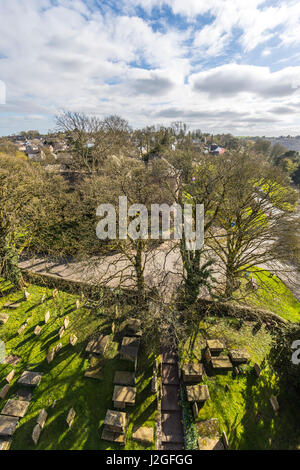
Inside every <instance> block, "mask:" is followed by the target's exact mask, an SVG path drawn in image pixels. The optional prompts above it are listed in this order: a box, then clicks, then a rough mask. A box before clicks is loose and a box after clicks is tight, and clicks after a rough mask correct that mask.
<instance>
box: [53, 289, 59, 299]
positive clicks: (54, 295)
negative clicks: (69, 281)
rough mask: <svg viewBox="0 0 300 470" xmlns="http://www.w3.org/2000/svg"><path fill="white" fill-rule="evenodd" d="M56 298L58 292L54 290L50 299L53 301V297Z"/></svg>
mask: <svg viewBox="0 0 300 470" xmlns="http://www.w3.org/2000/svg"><path fill="white" fill-rule="evenodd" d="M57 296H58V290H57V289H54V291H53V292H52V297H53V298H54V299H55V297H57Z"/></svg>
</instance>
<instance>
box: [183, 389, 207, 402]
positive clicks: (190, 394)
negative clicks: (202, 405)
mask: <svg viewBox="0 0 300 470" xmlns="http://www.w3.org/2000/svg"><path fill="white" fill-rule="evenodd" d="M186 394H187V400H188V401H189V402H197V403H198V402H204V401H206V400H209V399H210V395H209V390H208V386H207V385H188V386H187V387H186Z"/></svg>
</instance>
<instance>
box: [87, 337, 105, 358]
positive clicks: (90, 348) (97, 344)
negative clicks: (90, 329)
mask: <svg viewBox="0 0 300 470" xmlns="http://www.w3.org/2000/svg"><path fill="white" fill-rule="evenodd" d="M108 340H109V335H106V336H103V335H100V336H99V338H98V339H92V340H90V341H89V342H88V344H87V346H86V348H85V352H87V353H89V354H98V355H101V354H104V352H105V350H106V347H107V344H108Z"/></svg>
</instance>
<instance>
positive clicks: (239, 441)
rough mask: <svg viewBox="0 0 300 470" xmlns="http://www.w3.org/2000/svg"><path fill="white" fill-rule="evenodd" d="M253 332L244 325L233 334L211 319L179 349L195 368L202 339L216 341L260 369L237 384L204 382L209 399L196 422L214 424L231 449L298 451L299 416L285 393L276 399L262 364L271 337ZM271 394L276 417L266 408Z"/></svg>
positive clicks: (226, 323)
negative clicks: (236, 350)
mask: <svg viewBox="0 0 300 470" xmlns="http://www.w3.org/2000/svg"><path fill="white" fill-rule="evenodd" d="M252 327H253V324H252V325H251V324H250V323H248V324H247V323H246V324H244V326H243V327H242V328H241V329H240V330H238V329H237V327H236V326H234V322H231V321H230V320H228V319H211V322H207V323H201V324H200V330H199V333H198V335H197V337H196V340H195V341H194V343H193V344H192V343H191V340H189V341H188V342H187V343H186V344H185V345H184V347H183V348H182V352H181V358H182V361H183V362H199V361H200V360H201V349H202V348H203V347H204V345H205V338H208V337H211V338H221V339H222V340H223V341H225V344H226V347H227V348H230V347H238V346H241V347H244V348H246V349H247V350H248V351H249V352H250V354H251V365H253V364H254V363H255V362H257V363H258V364H260V365H262V369H263V371H262V374H261V376H260V378H259V379H257V378H256V377H255V375H254V374H253V372H251V370H250V371H249V373H247V374H245V375H239V376H238V377H237V378H234V377H233V374H232V373H231V372H228V373H226V374H224V375H223V374H218V375H215V376H210V377H209V376H206V377H205V379H204V382H205V383H206V384H207V385H208V387H209V391H210V397H211V399H210V400H209V401H207V402H206V403H205V405H204V406H203V407H202V408H201V409H200V410H199V415H198V420H204V419H209V418H218V419H219V423H220V428H221V431H223V430H224V431H225V432H226V434H227V436H228V438H229V442H230V447H231V448H232V449H251V450H253V449H270V448H273V449H289V448H290V449H295V448H297V447H299V448H300V429H299V419H300V410H299V409H297V407H295V406H293V403H295V400H294V397H293V396H292V392H291V391H290V390H285V391H283V393H282V392H281V394H280V395H279V396H278V393H279V390H278V385H277V381H276V378H275V376H274V374H273V373H272V371H271V370H269V368H268V365H267V364H266V361H264V358H265V357H266V355H267V353H268V351H269V349H270V346H271V336H270V334H269V333H268V332H267V331H266V330H265V329H264V328H262V329H261V330H260V331H259V332H258V333H257V334H256V335H254V336H253V335H252ZM250 369H251V367H250ZM226 384H227V385H228V386H229V390H228V391H226V390H225V385H226ZM272 394H274V395H275V396H278V400H279V403H280V412H279V414H278V416H275V415H274V413H273V411H272V408H271V405H270V402H269V398H270V396H271V395H272Z"/></svg>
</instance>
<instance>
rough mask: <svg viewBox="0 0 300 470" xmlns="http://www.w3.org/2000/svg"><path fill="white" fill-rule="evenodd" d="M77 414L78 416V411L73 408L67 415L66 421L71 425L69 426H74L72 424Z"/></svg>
mask: <svg viewBox="0 0 300 470" xmlns="http://www.w3.org/2000/svg"><path fill="white" fill-rule="evenodd" d="M75 416H76V412H75V410H74V408H71V409H70V411H69V413H68V415H67V419H66V422H67V425H68V426H69V428H70V427H71V426H72V424H73V422H74V419H75Z"/></svg>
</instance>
